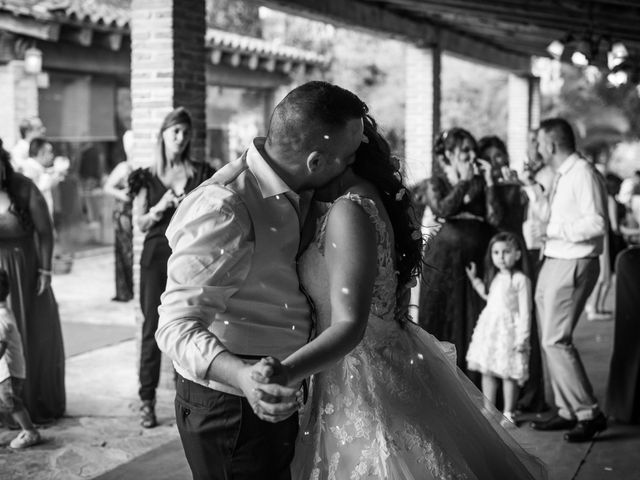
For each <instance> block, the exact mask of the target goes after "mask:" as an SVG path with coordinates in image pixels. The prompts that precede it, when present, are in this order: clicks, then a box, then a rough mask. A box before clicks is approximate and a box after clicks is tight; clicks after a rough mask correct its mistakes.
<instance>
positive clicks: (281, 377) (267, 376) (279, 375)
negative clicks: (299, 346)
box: [251, 357, 290, 386]
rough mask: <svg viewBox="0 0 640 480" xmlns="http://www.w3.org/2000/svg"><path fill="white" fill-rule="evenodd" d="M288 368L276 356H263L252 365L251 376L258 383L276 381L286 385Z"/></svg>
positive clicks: (287, 382)
mask: <svg viewBox="0 0 640 480" xmlns="http://www.w3.org/2000/svg"><path fill="white" fill-rule="evenodd" d="M289 377H290V375H289V369H288V367H286V366H285V365H283V364H282V363H280V361H279V360H278V359H276V358H273V357H265V358H262V359H260V361H259V362H258V363H256V364H255V365H254V368H253V370H252V372H251V378H253V379H254V380H255V381H256V382H258V383H277V384H278V385H283V386H287V385H288V384H289Z"/></svg>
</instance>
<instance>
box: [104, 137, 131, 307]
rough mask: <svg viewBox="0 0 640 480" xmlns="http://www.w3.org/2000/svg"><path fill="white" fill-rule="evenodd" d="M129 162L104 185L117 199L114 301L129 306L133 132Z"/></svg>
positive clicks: (127, 150) (127, 143)
mask: <svg viewBox="0 0 640 480" xmlns="http://www.w3.org/2000/svg"><path fill="white" fill-rule="evenodd" d="M122 145H123V146H124V151H125V155H126V159H125V161H123V162H120V163H119V164H118V165H116V166H115V167H114V169H113V170H112V171H111V173H110V174H109V177H108V178H107V181H106V182H105V184H104V187H103V189H104V191H105V193H107V194H109V195H111V196H112V197H113V198H115V205H114V207H113V228H114V233H115V242H114V249H115V252H114V253H115V267H116V272H115V273H116V295H115V297H113V298H112V300H114V301H117V302H128V301H129V300H131V299H132V298H133V224H132V212H131V210H132V209H131V197H130V196H129V187H128V183H127V180H128V179H129V175H131V171H132V166H131V163H132V153H133V152H132V149H133V132H132V131H131V130H127V131H126V132H125V133H124V135H123V136H122Z"/></svg>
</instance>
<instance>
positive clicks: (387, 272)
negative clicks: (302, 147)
mask: <svg viewBox="0 0 640 480" xmlns="http://www.w3.org/2000/svg"><path fill="white" fill-rule="evenodd" d="M340 201H352V202H355V203H357V204H358V205H360V206H361V207H362V208H363V209H364V211H365V212H366V213H367V214H368V215H369V217H370V218H371V221H372V222H373V224H374V225H375V228H376V236H377V245H378V247H377V273H376V280H375V284H374V292H373V301H372V307H371V311H370V315H369V319H368V323H367V328H366V331H365V334H364V337H363V339H362V341H361V342H360V344H359V345H358V346H357V347H356V348H355V349H354V350H353V351H351V352H350V353H349V354H348V355H346V356H345V357H344V358H343V359H342V360H340V361H339V362H337V363H336V365H335V366H333V367H331V368H329V369H327V370H326V371H324V372H322V373H320V374H317V375H315V376H314V379H313V382H312V389H311V396H310V398H309V401H308V402H307V405H305V407H304V409H303V411H302V412H301V423H300V434H299V436H298V441H297V444H296V454H295V458H294V462H293V464H292V475H293V478H295V479H300V480H302V479H304V480H310V479H311V480H320V479H323V480H346V479H349V480H360V479H379V480H382V479H384V480H418V479H420V480H430V479H432V480H436V479H437V480H448V479H460V480H462V479H487V478H496V479H497V478H509V479H514V480H515V479H525V478H526V479H530V478H542V476H534V475H528V474H527V472H526V471H524V470H525V469H524V468H521V469H519V468H518V467H519V458H518V459H516V458H513V459H512V458H510V455H511V456H513V455H512V454H511V453H510V452H511V446H505V443H504V442H505V441H508V439H506V438H505V439H503V438H499V437H500V435H501V434H500V433H496V431H495V430H494V428H493V426H492V425H490V424H489V423H488V422H487V421H486V420H485V419H484V417H483V416H482V413H481V412H480V408H478V406H477V405H478V404H480V405H481V402H482V395H481V394H480V393H479V392H477V390H475V394H476V395H477V396H478V398H476V399H474V400H471V399H470V398H469V395H468V394H467V393H466V390H465V388H466V389H469V390H470V391H472V390H473V387H472V386H467V387H462V386H461V380H460V378H459V376H458V375H459V373H458V371H457V369H456V367H455V361H452V359H451V355H450V353H451V352H450V351H447V349H446V348H445V347H443V345H442V344H441V343H440V342H438V341H437V340H436V339H435V338H434V337H433V336H431V335H429V334H428V333H427V332H425V331H424V330H422V329H420V328H419V327H418V326H416V325H414V324H411V323H409V324H407V325H405V326H404V327H401V326H400V324H399V323H398V322H397V321H396V320H395V319H394V312H395V293H396V284H397V283H396V282H397V280H396V278H397V276H396V272H395V267H394V259H393V256H392V255H393V251H394V249H393V245H392V240H391V235H390V233H389V231H388V227H387V224H386V223H385V221H384V220H383V219H382V218H381V216H380V214H379V211H378V208H377V207H376V204H375V202H374V201H373V200H371V199H369V198H366V197H362V196H360V195H356V194H351V193H348V194H346V195H344V196H342V197H340V198H339V199H338V200H336V202H334V205H335V204H336V203H337V202H340ZM330 212H331V210H329V211H328V212H327V213H326V214H325V215H324V216H323V217H322V218H321V219H320V220H319V221H318V229H317V232H316V239H315V241H314V242H313V243H312V244H311V245H310V246H309V248H308V249H307V251H306V252H305V253H304V254H303V255H302V257H301V259H300V277H301V281H302V283H303V284H304V285H305V289H306V290H307V292H308V293H309V295H310V297H311V298H312V300H313V301H314V304H315V306H316V310H317V313H318V330H319V331H322V330H323V329H325V328H327V327H328V326H329V325H330V322H331V308H330V302H329V294H328V290H329V288H328V285H329V281H328V272H327V268H326V264H325V262H324V257H323V255H324V251H325V248H327V247H332V246H329V245H325V241H326V238H325V236H326V225H327V219H328V216H329V214H330ZM333 247H335V245H333ZM498 422H499V421H498ZM511 442H512V443H513V440H511ZM485 443H488V444H489V445H490V446H492V445H496V448H485V445H484V444H485ZM488 452H489V454H488ZM494 455H495V456H494ZM492 458H494V459H495V458H499V459H500V461H502V462H503V463H504V468H502V467H500V466H499V467H497V468H496V467H495V465H494V464H495V463H496V462H495V461H492ZM503 459H505V460H503ZM520 470H522V471H520ZM516 472H517V473H516Z"/></svg>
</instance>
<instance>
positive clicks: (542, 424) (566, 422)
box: [530, 414, 576, 432]
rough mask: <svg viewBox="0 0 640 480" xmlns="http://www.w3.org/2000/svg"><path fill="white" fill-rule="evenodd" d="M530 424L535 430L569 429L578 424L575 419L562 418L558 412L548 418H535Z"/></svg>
mask: <svg viewBox="0 0 640 480" xmlns="http://www.w3.org/2000/svg"><path fill="white" fill-rule="evenodd" d="M530 425H531V428H533V429H534V430H540V431H542V432H549V431H552V430H569V429H570V428H573V427H575V426H576V421H575V420H573V419H567V418H562V417H561V416H560V415H557V414H556V415H554V416H553V417H551V418H549V419H547V420H535V421H533V422H531V424H530Z"/></svg>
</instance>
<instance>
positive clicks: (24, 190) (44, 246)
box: [0, 141, 66, 423]
mask: <svg viewBox="0 0 640 480" xmlns="http://www.w3.org/2000/svg"><path fill="white" fill-rule="evenodd" d="M52 253H53V225H52V223H51V216H50V215H49V209H48V207H47V203H46V201H45V199H44V197H43V196H42V194H41V193H40V190H38V188H37V187H36V186H35V184H34V183H33V182H32V181H31V180H29V179H28V178H27V177H25V176H23V175H21V174H19V173H15V172H14V171H13V168H12V167H11V164H10V162H9V154H8V153H7V152H6V151H5V150H4V149H3V148H2V143H1V141H0V268H2V269H3V270H6V271H7V273H8V274H9V281H10V294H9V299H8V302H9V307H10V308H11V310H12V311H13V313H14V315H15V317H16V322H17V324H18V329H19V330H20V334H21V336H22V343H23V349H24V356H25V360H26V367H27V380H26V382H25V385H24V391H23V396H24V401H25V405H26V407H27V410H28V411H29V412H30V413H31V418H32V420H33V422H34V423H49V422H51V421H52V420H54V419H57V418H60V417H61V416H62V415H63V414H64V411H65V408H66V395H65V386H64V366H65V365H64V348H63V344H62V330H61V327H60V317H59V314H58V304H57V303H56V299H55V297H54V295H53V291H52V290H51V273H52V272H51V257H52Z"/></svg>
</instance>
